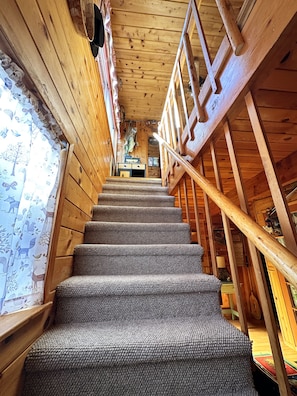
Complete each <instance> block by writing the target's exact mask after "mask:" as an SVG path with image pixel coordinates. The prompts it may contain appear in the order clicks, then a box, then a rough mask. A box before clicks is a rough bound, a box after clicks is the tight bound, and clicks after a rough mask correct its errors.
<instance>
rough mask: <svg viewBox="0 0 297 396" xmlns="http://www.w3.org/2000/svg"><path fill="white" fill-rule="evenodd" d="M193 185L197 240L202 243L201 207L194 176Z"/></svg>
mask: <svg viewBox="0 0 297 396" xmlns="http://www.w3.org/2000/svg"><path fill="white" fill-rule="evenodd" d="M191 186H192V194H193V207H194V214H195V224H196V235H197V242H198V243H199V245H201V244H202V239H201V230H200V224H199V209H198V202H197V195H196V184H195V182H194V180H193V179H192V178H191Z"/></svg>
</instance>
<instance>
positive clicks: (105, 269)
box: [74, 255, 202, 275]
mask: <svg viewBox="0 0 297 396" xmlns="http://www.w3.org/2000/svg"><path fill="white" fill-rule="evenodd" d="M200 272H202V269H201V260H200V258H199V257H197V256H170V257H168V256H138V257H135V256H129V255H127V256H125V257H123V256H106V255H104V256H75V258H74V275H133V274H134V275H141V274H147V275H149V274H181V273H200Z"/></svg>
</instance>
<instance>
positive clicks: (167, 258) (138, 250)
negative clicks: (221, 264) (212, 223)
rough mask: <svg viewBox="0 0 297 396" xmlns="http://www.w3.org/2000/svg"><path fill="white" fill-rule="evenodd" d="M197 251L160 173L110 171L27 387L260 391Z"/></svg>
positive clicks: (156, 392)
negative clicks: (123, 174) (117, 175)
mask: <svg viewBox="0 0 297 396" xmlns="http://www.w3.org/2000/svg"><path fill="white" fill-rule="evenodd" d="M111 190H112V193H111ZM152 191H153V193H152ZM158 194H161V195H158ZM168 198H170V199H168ZM162 205H165V206H164V207H162ZM202 253H203V249H202V248H201V246H199V245H194V244H193V245H192V244H191V243H190V231H189V226H188V225H187V224H183V223H182V221H181V211H180V210H179V209H177V208H174V199H173V197H168V195H167V189H164V188H162V187H161V184H160V180H159V179H154V180H151V179H144V178H142V179H135V178H130V179H126V178H108V179H107V181H106V185H105V186H104V188H103V192H102V193H101V194H100V195H99V201H98V205H96V206H95V207H94V211H93V221H92V222H89V223H87V224H86V229H85V243H84V244H82V245H78V246H77V247H76V249H75V262H74V270H73V276H72V277H70V278H69V279H67V280H65V281H64V282H62V283H61V284H60V285H59V286H58V287H57V293H56V305H57V310H56V318H55V324H54V325H53V326H52V327H51V329H49V330H48V331H47V332H46V333H45V334H44V335H43V336H42V337H40V339H39V340H38V341H37V342H36V343H35V344H34V345H33V347H32V349H31V351H30V352H29V355H28V357H27V359H26V363H25V382H24V390H23V395H24V396H29V395H30V396H35V395H36V396H37V395H38V396H39V395H41V394H42V395H44V396H49V395H58V396H60V395H61V396H62V395H63V396H70V395H71V396H73V395H74V396H78V395H86V396H87V395H90V396H91V395H100V396H101V395H102V396H174V395H176V396H189V395H191V396H192V395H201V396H204V395H205V396H207V395H209V396H214V395H224V396H229V395H230V396H231V395H238V396H239V395H242V396H245V395H246V396H252V395H256V394H257V392H256V391H255V390H254V387H253V380H252V375H251V367H250V358H251V343H250V341H249V340H248V338H247V337H246V336H245V335H243V334H242V333H241V332H240V331H239V330H237V329H235V328H234V327H233V326H232V325H231V324H229V323H228V322H227V321H226V320H225V319H224V318H223V317H222V315H221V311H220V305H219V298H218V292H219V289H220V282H219V281H218V280H217V279H216V278H215V277H213V276H210V275H206V274H202V270H201V255H202Z"/></svg>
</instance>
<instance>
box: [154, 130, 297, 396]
mask: <svg viewBox="0 0 297 396" xmlns="http://www.w3.org/2000/svg"><path fill="white" fill-rule="evenodd" d="M154 136H155V138H156V139H157V140H158V141H159V143H160V145H162V146H164V147H165V148H166V150H167V151H168V152H169V153H170V154H171V155H172V156H173V157H174V158H175V160H176V161H178V162H179V164H180V165H181V166H182V167H183V169H184V171H185V172H186V173H187V174H188V175H189V176H190V177H191V179H193V180H194V182H196V183H197V184H198V185H199V186H200V188H201V189H202V190H203V192H204V193H205V194H206V195H207V196H209V197H210V199H211V200H212V201H214V202H215V203H216V205H217V206H218V207H219V208H220V209H221V211H222V217H223V220H224V223H226V218H228V219H229V220H231V221H232V222H233V223H234V224H235V225H236V226H237V227H238V228H239V229H240V230H241V231H242V233H243V234H244V235H245V236H246V237H247V239H248V241H249V244H252V245H253V246H255V247H256V248H257V249H258V250H259V251H261V252H262V253H263V255H264V256H265V257H267V258H269V260H270V261H271V262H272V263H273V264H274V265H275V267H276V268H277V269H278V270H279V271H280V272H281V273H282V274H283V275H284V276H285V278H287V279H288V280H289V282H290V283H292V284H293V285H294V286H295V287H297V259H296V257H295V256H294V255H293V254H292V253H291V252H290V251H289V250H287V249H286V248H284V247H283V246H282V245H280V244H279V243H278V242H277V241H276V240H275V239H274V238H273V237H271V236H270V235H269V234H268V233H267V232H266V231H264V229H263V228H262V227H260V226H259V225H258V224H257V223H256V222H255V221H254V220H253V219H252V218H251V217H250V216H248V215H247V213H246V212H244V211H243V210H242V209H240V208H239V207H238V206H236V205H235V204H234V203H233V202H232V201H231V200H230V199H229V198H228V197H226V196H225V195H224V194H223V193H222V192H221V191H220V190H219V189H217V188H216V187H215V186H213V185H212V184H211V183H210V182H209V181H208V179H207V178H205V177H204V176H202V175H201V174H200V173H199V172H198V171H197V170H196V169H195V168H194V167H193V166H192V165H191V164H190V163H189V162H188V161H186V160H185V159H184V158H182V157H181V156H180V155H179V154H177V153H176V152H175V151H174V150H173V149H172V147H170V145H169V144H168V143H167V142H166V141H165V140H164V139H162V138H161V137H160V136H159V135H158V134H156V133H155V134H154ZM224 229H225V230H227V231H228V227H227V226H226V225H225V224H224ZM280 246H282V247H281V248H280ZM212 261H213V260H212ZM213 267H214V263H213ZM233 269H234V268H233ZM214 274H215V275H217V273H216V271H215V272H214ZM235 277H236V281H235V284H236V283H237V281H238V275H237V274H236V273H235ZM263 278H264V275H263V273H262V269H261V268H259V266H256V280H257V286H258V288H259V291H260V297H261V303H262V308H263V314H264V318H265V323H266V325H267V331H268V336H269V340H270V344H271V349H272V352H273V357H274V362H275V368H276V374H277V379H278V385H279V391H280V395H281V396H287V395H289V394H290V385H289V382H288V377H287V374H286V370H285V366H284V361H283V356H282V351H281V347H280V343H279V339H278V335H277V328H276V325H275V322H274V320H273V314H272V308H271V303H270V301H269V299H268V298H267V296H268V290H267V285H266V283H264V282H263ZM236 294H237V296H238V297H239V299H240V293H238V290H237V293H236ZM242 314H243V312H242V310H241V315H242ZM240 323H241V327H242V330H243V331H244V332H247V327H246V325H245V320H244V316H243V318H242V319H241V320H240Z"/></svg>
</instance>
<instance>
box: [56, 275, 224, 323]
mask: <svg viewBox="0 0 297 396" xmlns="http://www.w3.org/2000/svg"><path fill="white" fill-rule="evenodd" d="M219 288H220V282H219V281H218V280H217V279H216V278H215V277H211V276H210V275H205V274H172V275H167V274H166V275H134V276H130V275H129V276H123V275H122V276H116V275H115V276H74V277H71V278H69V279H67V280H65V281H64V282H62V283H61V284H60V286H59V287H58V288H57V293H56V296H57V311H56V322H57V323H71V322H93V321H111V320H120V321H121V320H136V319H162V318H169V317H204V318H206V319H208V318H210V317H213V316H221V310H220V307H219V304H218V290H219Z"/></svg>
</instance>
